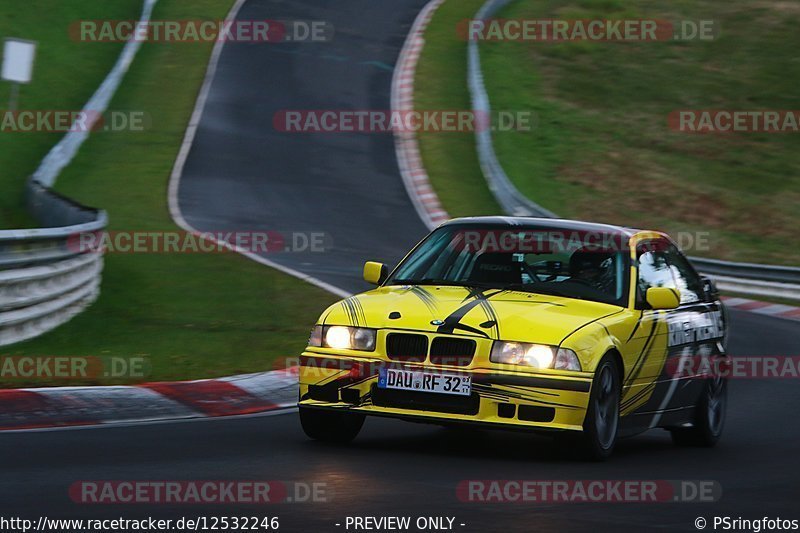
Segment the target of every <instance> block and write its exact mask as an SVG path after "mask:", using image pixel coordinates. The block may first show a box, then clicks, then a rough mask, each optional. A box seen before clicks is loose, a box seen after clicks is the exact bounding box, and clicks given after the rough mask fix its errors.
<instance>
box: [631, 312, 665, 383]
mask: <svg viewBox="0 0 800 533" xmlns="http://www.w3.org/2000/svg"><path fill="white" fill-rule="evenodd" d="M659 322H660V317H658V316H656V317H655V320H653V327H652V328H651V329H650V333H649V334H648V335H647V340H646V341H645V343H644V347H643V348H642V351H641V353H640V354H639V357H638V358H637V359H636V363H635V364H634V365H633V368H632V369H631V373H630V375H629V376H628V379H626V380H625V386H627V387H630V385H631V384H632V383H633V382H634V381H635V380H636V378H638V377H639V373H640V372H641V371H642V368H644V361H645V360H646V359H647V356H648V355H649V354H650V350H651V349H652V347H653V344H655V338H656V337H655V333H656V330H658V324H659Z"/></svg>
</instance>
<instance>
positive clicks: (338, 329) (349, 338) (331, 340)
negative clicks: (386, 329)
mask: <svg viewBox="0 0 800 533" xmlns="http://www.w3.org/2000/svg"><path fill="white" fill-rule="evenodd" d="M375 333H376V332H375V330H374V329H369V328H352V327H349V326H325V327H324V328H322V345H323V346H325V347H326V348H333V349H335V350H362V351H365V352H371V351H373V350H375Z"/></svg>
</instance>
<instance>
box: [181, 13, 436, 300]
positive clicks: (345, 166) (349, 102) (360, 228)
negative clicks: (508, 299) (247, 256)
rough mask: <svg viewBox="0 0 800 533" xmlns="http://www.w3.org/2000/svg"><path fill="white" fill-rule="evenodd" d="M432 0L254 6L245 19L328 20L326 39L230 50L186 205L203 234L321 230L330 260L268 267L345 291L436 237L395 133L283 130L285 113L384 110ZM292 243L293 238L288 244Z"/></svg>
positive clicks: (286, 259)
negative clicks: (278, 119) (372, 263)
mask: <svg viewBox="0 0 800 533" xmlns="http://www.w3.org/2000/svg"><path fill="white" fill-rule="evenodd" d="M424 4H425V1H424V0H391V1H387V0H379V1H375V0H346V1H336V2H331V1H325V0H303V1H292V2H283V1H272V0H249V1H248V2H247V3H245V4H244V6H243V7H242V9H241V11H240V12H239V15H238V19H240V20H257V19H264V18H270V19H281V18H286V19H302V20H325V21H329V22H331V23H332V24H333V25H334V26H335V28H336V34H335V38H334V39H333V41H332V42H330V43H324V42H323V43H281V44H258V43H255V44H252V43H228V44H226V45H225V48H224V49H223V52H222V56H221V59H220V63H219V67H218V70H217V74H216V76H215V78H214V81H213V84H212V87H211V93H210V97H209V99H208V102H207V104H206V107H205V112H204V114H203V120H202V122H201V124H200V127H199V128H198V130H197V135H196V137H195V140H194V145H193V147H192V150H191V152H190V154H189V158H188V159H187V161H186V165H185V167H184V172H183V177H182V180H181V185H180V189H179V195H178V201H179V203H180V207H181V211H182V213H183V215H184V217H185V219H186V220H187V221H188V222H189V223H190V224H191V225H192V226H193V227H195V228H197V229H200V230H207V231H229V230H238V231H278V232H282V233H285V234H292V233H295V232H300V233H309V232H322V233H325V234H326V237H327V243H328V244H329V245H332V249H331V250H330V251H326V252H324V253H314V252H309V253H274V254H272V253H270V254H268V255H269V259H270V260H272V261H275V262H277V263H280V264H281V265H285V266H289V267H291V268H294V269H297V270H301V271H302V272H304V273H306V274H309V275H312V276H314V277H316V278H318V279H321V280H322V281H325V282H327V283H330V284H331V285H334V286H336V287H340V288H342V289H345V290H348V291H360V290H363V289H365V288H366V287H367V285H366V284H365V283H363V282H362V281H361V280H360V277H361V276H360V273H361V267H362V266H363V262H364V261H365V260H368V259H374V260H378V261H383V262H386V263H387V264H388V263H392V264H395V263H397V261H399V260H400V259H401V258H402V254H404V253H405V252H406V251H408V249H409V248H411V246H413V245H414V244H416V243H417V242H418V241H419V240H420V239H421V238H422V237H424V236H425V235H426V234H427V233H428V231H427V228H426V227H425V226H424V225H423V223H422V221H420V219H419V217H418V216H417V214H416V211H415V210H414V207H413V205H412V203H411V200H410V199H409V198H408V195H407V193H406V190H405V188H404V187H403V183H402V181H401V180H400V178H399V176H398V169H397V159H396V156H395V147H394V139H393V137H392V135H391V134H390V133H384V134H369V133H361V134H350V133H329V134H318V133H284V132H280V131H276V129H275V128H274V127H273V117H274V115H275V113H276V112H278V111H284V110H324V109H336V110H364V109H378V110H388V109H389V108H390V107H391V106H390V97H391V79H392V70H393V69H392V67H393V65H394V64H395V62H396V60H397V56H398V54H399V52H400V48H401V47H402V45H403V42H404V40H405V38H406V35H407V34H408V31H409V30H410V28H411V24H412V23H413V22H414V18H415V17H416V15H417V13H418V11H419V10H420V9H421V8H422V6H424ZM287 240H288V239H287Z"/></svg>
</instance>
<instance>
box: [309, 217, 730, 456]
mask: <svg viewBox="0 0 800 533" xmlns="http://www.w3.org/2000/svg"><path fill="white" fill-rule="evenodd" d="M364 278H365V280H366V281H368V282H370V283H373V284H375V285H377V287H376V288H375V289H373V290H370V291H368V292H365V293H362V294H358V295H356V296H352V297H350V298H347V299H345V300H342V301H341V302H339V303H336V304H334V305H332V306H331V307H329V308H328V309H327V310H325V312H323V313H322V315H321V316H320V319H319V322H318V323H317V324H316V325H315V326H314V328H313V330H312V333H311V337H310V339H309V343H308V347H307V348H306V350H305V351H304V352H303V354H302V356H301V358H300V401H299V413H300V421H301V423H302V426H303V429H304V430H305V432H306V434H307V435H308V436H309V437H311V438H314V439H320V440H327V441H337V442H347V441H350V440H352V439H353V438H355V437H356V435H357V434H358V432H359V431H360V429H361V427H362V425H363V423H364V418H365V416H366V415H379V416H388V417H396V418H401V419H405V420H410V421H417V422H430V423H436V424H444V425H450V424H473V425H478V426H481V427H486V428H503V429H514V430H535V431H545V432H550V433H551V434H553V435H554V436H555V437H557V438H562V439H565V440H567V441H568V442H569V444H570V445H571V446H574V449H575V450H576V452H580V453H581V454H582V455H585V456H588V457H590V458H594V459H604V458H606V457H608V456H609V455H610V454H611V452H612V451H613V449H614V446H615V443H616V442H617V439H618V438H619V437H621V436H628V435H632V434H636V433H639V432H642V431H645V430H648V429H651V428H656V427H658V428H665V429H667V430H669V431H670V432H671V433H672V436H673V440H674V441H675V442H676V443H677V444H681V445H704V446H711V445H714V444H715V443H716V442H717V440H718V439H719V437H720V434H721V432H722V429H723V425H724V421H725V410H726V403H727V386H726V382H725V380H724V379H723V378H722V377H721V376H720V375H709V374H708V373H703V372H699V371H697V368H698V365H697V364H696V361H697V358H698V357H702V358H707V359H723V360H724V359H725V357H726V349H725V340H726V337H727V335H726V330H727V314H726V312H725V309H724V307H723V305H722V303H721V302H720V299H719V296H718V294H717V291H716V289H715V287H714V285H713V283H712V282H711V281H710V280H708V279H706V278H704V277H702V276H700V275H699V274H698V273H697V272H696V271H695V269H694V268H693V267H692V264H691V263H690V262H689V260H687V258H686V257H685V256H684V255H683V254H682V253H681V251H680V250H679V249H678V247H677V246H676V244H675V243H674V242H673V241H672V240H671V239H670V238H669V237H668V236H667V235H664V234H663V233H659V232H655V231H640V230H633V229H628V228H621V227H616V226H608V225H602V224H590V223H584V222H576V221H569V220H555V219H539V218H510V217H475V218H462V219H456V220H452V221H450V222H448V223H446V224H443V225H442V226H440V227H439V228H437V229H436V230H434V231H433V232H432V233H431V234H430V235H428V236H427V237H426V238H425V239H423V240H422V242H420V243H419V244H418V245H417V246H416V247H415V248H414V249H413V250H411V252H410V253H409V254H408V255H407V256H406V257H405V259H403V261H402V262H401V263H400V264H399V265H398V266H397V267H396V268H395V269H394V270H393V271H392V272H389V271H388V269H387V268H386V266H384V265H382V264H380V263H374V262H368V263H367V264H366V265H365V267H364Z"/></svg>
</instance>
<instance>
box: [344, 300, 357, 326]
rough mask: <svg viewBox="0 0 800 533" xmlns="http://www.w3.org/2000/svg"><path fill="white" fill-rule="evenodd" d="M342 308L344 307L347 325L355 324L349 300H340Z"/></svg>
mask: <svg viewBox="0 0 800 533" xmlns="http://www.w3.org/2000/svg"><path fill="white" fill-rule="evenodd" d="M342 308H343V309H344V312H345V314H347V321H348V322H349V325H351V326H355V325H356V319H355V316H354V315H353V309H352V308H351V307H350V302H349V301H348V299H345V300H342Z"/></svg>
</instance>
